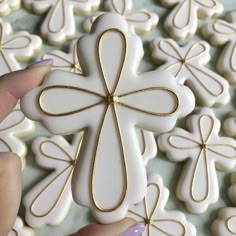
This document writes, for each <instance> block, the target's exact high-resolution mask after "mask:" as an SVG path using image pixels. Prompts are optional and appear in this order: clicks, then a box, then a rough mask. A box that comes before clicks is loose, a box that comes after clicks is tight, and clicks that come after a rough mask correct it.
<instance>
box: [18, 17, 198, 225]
mask: <svg viewBox="0 0 236 236" xmlns="http://www.w3.org/2000/svg"><path fill="white" fill-rule="evenodd" d="M93 27H94V29H92V32H93V33H92V34H91V35H87V36H84V37H82V38H81V39H80V40H79V41H78V54H79V55H80V56H79V58H80V59H81V61H80V64H81V65H83V66H82V71H83V72H84V74H82V75H80V74H73V73H70V72H66V71H58V70H57V71H52V72H51V73H49V74H48V76H47V77H46V78H45V80H44V83H43V84H42V85H41V86H39V87H37V88H35V89H33V90H32V91H31V92H29V93H28V94H27V95H26V96H24V97H23V99H22V100H21V105H22V109H23V110H24V112H25V114H27V116H29V117H31V118H32V119H34V120H41V121H42V122H43V123H44V125H45V126H46V127H47V128H48V129H49V130H50V131H51V132H54V133H57V134H59V133H60V134H63V133H75V132H77V131H78V130H81V129H82V128H85V129H86V131H85V132H86V138H85V145H84V148H83V152H82V153H81V157H80V159H79V160H80V161H79V162H78V163H77V164H76V167H75V171H74V174H73V178H72V192H73V197H74V199H75V201H76V202H77V203H79V204H81V205H83V206H87V207H89V208H91V210H92V212H93V215H94V217H95V218H96V219H97V220H98V221H99V222H102V223H111V222H114V221H117V220H120V219H122V218H124V217H125V215H126V213H127V209H128V206H129V205H130V204H135V203H137V202H140V201H141V199H142V198H143V196H144V194H145V187H146V172H145V168H144V164H143V161H142V155H141V152H140V149H139V145H138V141H137V134H136V132H135V127H142V128H145V129H147V130H155V131H157V132H165V131H167V130H170V129H171V128H172V127H173V126H174V125H175V123H176V119H177V118H179V117H183V116H185V115H187V114H188V113H190V112H191V111H192V110H193V108H194V96H193V94H192V93H191V91H190V90H189V89H188V88H187V87H185V86H182V85H178V84H177V83H176V81H175V80H174V78H173V76H172V75H171V74H170V73H168V72H160V71H150V72H145V73H138V72H137V67H138V65H139V62H140V59H141V58H142V55H143V48H142V42H141V39H140V38H139V37H137V36H136V35H134V34H132V33H130V31H129V28H128V25H127V23H126V21H125V20H124V19H123V17H121V16H120V15H118V14H112V13H109V14H106V15H103V16H101V17H99V18H98V20H97V21H96V22H95V24H94V25H93ZM111 49H112V50H111ZM114 58H115V60H114ZM78 101H80V102H78ZM104 186H106V187H104Z"/></svg>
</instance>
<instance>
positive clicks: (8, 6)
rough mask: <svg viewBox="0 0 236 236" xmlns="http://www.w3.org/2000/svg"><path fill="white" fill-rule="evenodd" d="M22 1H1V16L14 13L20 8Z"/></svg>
mask: <svg viewBox="0 0 236 236" xmlns="http://www.w3.org/2000/svg"><path fill="white" fill-rule="evenodd" d="M20 5H21V0H1V1H0V16H6V15H8V14H10V13H11V12H12V11H16V10H18V9H19V8H20Z"/></svg>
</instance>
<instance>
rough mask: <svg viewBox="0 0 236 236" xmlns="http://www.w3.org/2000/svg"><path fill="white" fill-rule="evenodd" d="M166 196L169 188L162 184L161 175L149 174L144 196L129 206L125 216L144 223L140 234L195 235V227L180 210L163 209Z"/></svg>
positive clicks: (167, 196)
mask: <svg viewBox="0 0 236 236" xmlns="http://www.w3.org/2000/svg"><path fill="white" fill-rule="evenodd" d="M168 198H169V190H168V189H167V188H166V187H165V186H164V185H163V181H162V178H161V176H159V175H156V174H152V175H149V177H148V185H147V192H146V196H145V198H144V199H143V201H142V202H140V203H139V204H137V205H134V206H131V207H130V208H129V211H128V215H127V217H129V218H133V219H134V220H136V221H137V222H143V223H145V224H146V231H145V232H144V233H143V234H142V236H151V235H163V236H164V235H175V236H187V235H188V236H194V235H196V229H195V227H194V226H193V225H192V224H191V223H190V222H188V221H187V220H186V217H185V216H184V214H183V213H182V212H180V211H167V210H166V209H165V206H166V203H167V201H168Z"/></svg>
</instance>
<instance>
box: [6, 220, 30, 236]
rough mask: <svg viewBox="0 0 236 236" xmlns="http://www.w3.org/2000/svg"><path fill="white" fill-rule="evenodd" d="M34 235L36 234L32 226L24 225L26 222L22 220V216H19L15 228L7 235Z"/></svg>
mask: <svg viewBox="0 0 236 236" xmlns="http://www.w3.org/2000/svg"><path fill="white" fill-rule="evenodd" d="M33 235H34V233H33V231H32V230H31V229H30V228H28V227H26V226H24V223H23V221H22V220H21V218H20V217H17V218H16V222H15V224H14V226H13V229H12V230H11V231H10V232H9V233H8V235H7V236H33Z"/></svg>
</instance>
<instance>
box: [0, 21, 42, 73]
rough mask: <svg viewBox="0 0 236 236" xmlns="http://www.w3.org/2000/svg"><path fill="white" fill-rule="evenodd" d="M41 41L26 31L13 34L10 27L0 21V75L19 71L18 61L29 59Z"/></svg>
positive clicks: (38, 48)
mask: <svg viewBox="0 0 236 236" xmlns="http://www.w3.org/2000/svg"><path fill="white" fill-rule="evenodd" d="M41 45H42V40H41V39H40V37H38V36H36V35H32V34H29V33H28V32H26V31H21V32H16V33H13V30H12V28H11V25H10V24H9V23H7V22H3V21H2V20H0V66H1V71H0V75H3V74H6V73H9V72H12V71H15V70H19V69H21V67H20V65H19V63H18V61H25V60H29V59H31V58H32V57H33V56H34V54H35V52H37V51H39V50H40V48H41Z"/></svg>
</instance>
